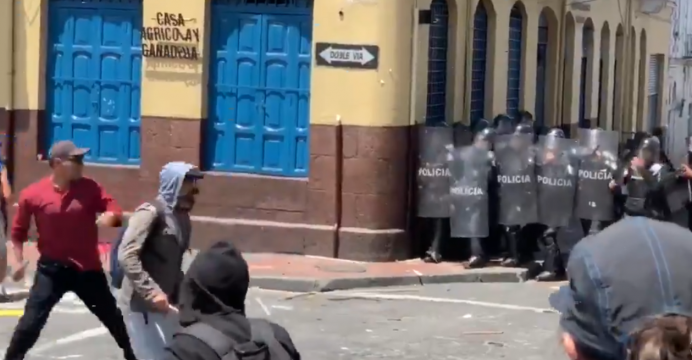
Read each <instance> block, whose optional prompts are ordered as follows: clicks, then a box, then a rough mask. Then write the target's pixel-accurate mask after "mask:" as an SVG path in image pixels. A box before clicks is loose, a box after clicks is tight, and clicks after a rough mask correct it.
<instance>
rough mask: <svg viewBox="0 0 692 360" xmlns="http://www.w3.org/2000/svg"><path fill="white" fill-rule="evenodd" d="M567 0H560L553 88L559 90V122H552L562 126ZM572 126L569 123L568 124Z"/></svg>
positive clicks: (556, 106)
mask: <svg viewBox="0 0 692 360" xmlns="http://www.w3.org/2000/svg"><path fill="white" fill-rule="evenodd" d="M567 1H569V0H562V4H561V7H560V14H561V15H560V20H559V21H560V27H559V34H558V37H557V76H556V77H555V88H556V89H558V90H559V91H558V92H557V97H558V98H557V99H556V100H557V101H556V104H555V115H557V116H556V117H557V118H558V121H559V122H560V123H559V124H554V125H555V126H560V127H563V125H564V124H563V123H562V121H563V116H562V112H563V110H564V106H563V105H564V104H563V101H564V99H565V42H566V39H565V36H566V32H567V26H566V24H565V17H566V15H567ZM569 125H570V126H572V125H571V124H569ZM570 137H571V136H570Z"/></svg>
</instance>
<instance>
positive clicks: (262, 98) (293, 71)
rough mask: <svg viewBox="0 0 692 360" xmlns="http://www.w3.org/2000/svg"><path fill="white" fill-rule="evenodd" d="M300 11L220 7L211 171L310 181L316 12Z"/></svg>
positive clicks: (207, 158)
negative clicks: (307, 179)
mask: <svg viewBox="0 0 692 360" xmlns="http://www.w3.org/2000/svg"><path fill="white" fill-rule="evenodd" d="M294 5H296V6H295V7H270V6H266V7H258V6H251V4H246V5H243V4H238V2H228V1H217V2H216V3H215V4H214V11H213V19H212V21H213V24H212V29H213V34H212V46H213V49H212V59H211V76H210V81H209V102H210V106H209V109H210V110H209V115H208V117H209V119H208V121H207V122H206V123H207V124H206V126H205V133H206V134H205V139H206V141H205V149H204V166H205V168H207V169H210V170H216V171H230V172H242V173H254V174H264V175H278V176H288V177H305V176H307V174H308V163H309V161H308V160H309V127H310V124H309V107H310V106H309V99H310V61H311V48H312V12H311V10H312V7H311V6H308V4H307V3H306V2H304V1H299V2H297V3H295V4H294Z"/></svg>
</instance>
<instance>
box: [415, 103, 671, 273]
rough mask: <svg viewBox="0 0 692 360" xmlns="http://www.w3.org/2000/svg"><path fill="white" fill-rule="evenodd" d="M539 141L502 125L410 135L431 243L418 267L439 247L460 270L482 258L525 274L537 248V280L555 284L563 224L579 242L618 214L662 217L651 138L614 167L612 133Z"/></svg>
mask: <svg viewBox="0 0 692 360" xmlns="http://www.w3.org/2000/svg"><path fill="white" fill-rule="evenodd" d="M542 133H543V134H541V135H537V134H536V132H535V127H534V125H533V123H532V122H531V121H530V120H527V119H524V120H520V121H515V120H513V119H511V118H509V117H508V116H498V117H497V118H496V119H495V121H494V124H490V122H488V121H486V120H481V121H479V122H477V123H476V124H475V125H474V127H473V128H472V129H470V128H468V127H465V126H463V125H458V126H454V127H427V126H426V127H421V128H420V132H419V144H420V152H419V167H418V174H417V175H418V176H417V184H418V187H417V198H418V204H417V206H418V216H419V217H420V218H423V219H425V220H424V221H425V222H426V223H427V224H428V225H430V229H429V230H430V231H429V232H427V233H426V234H422V235H424V236H431V241H430V247H429V249H428V250H427V252H426V254H425V259H426V261H430V262H439V261H441V260H442V253H443V250H442V249H443V246H444V245H445V244H444V242H445V241H444V240H445V239H447V238H449V239H457V240H458V241H462V242H463V243H464V245H467V246H466V248H467V249H468V250H470V251H468V253H467V254H466V256H464V258H466V259H467V263H466V264H467V266H468V267H470V268H476V267H483V266H486V264H487V263H488V262H489V261H490V260H491V259H492V258H499V259H500V263H501V265H502V266H505V267H525V266H529V265H530V266H531V267H532V268H533V267H534V264H535V261H534V260H535V258H534V253H535V252H536V251H537V250H539V249H540V250H543V251H544V253H545V259H544V260H545V261H544V262H543V267H542V270H541V271H537V272H535V274H537V279H538V280H542V281H550V280H557V279H560V278H563V277H564V275H565V266H564V263H563V259H562V254H561V252H560V249H559V246H558V242H557V233H558V231H559V230H560V229H561V228H563V227H566V226H569V224H570V222H571V220H572V219H573V218H576V219H579V220H580V222H581V226H582V229H583V231H584V235H585V236H586V235H589V234H593V233H594V232H598V231H600V230H602V229H604V228H605V227H607V226H608V225H609V224H611V223H612V222H614V221H616V220H617V219H618V218H619V217H621V216H623V215H629V216H648V217H652V218H656V219H663V220H666V219H668V218H670V210H669V209H668V206H667V201H666V200H665V196H664V195H665V188H666V184H667V183H668V182H669V179H670V176H668V175H667V174H668V172H667V171H666V169H667V167H666V166H664V165H662V164H660V163H659V160H658V159H659V154H660V143H658V142H657V140H656V138H655V137H646V138H645V139H644V140H643V141H641V144H640V146H639V148H637V149H636V150H635V151H636V154H635V155H636V156H633V157H631V158H627V159H623V158H620V157H619V156H618V148H619V133H617V132H614V131H606V130H602V129H579V131H578V132H577V134H576V135H577V136H576V139H569V138H567V137H566V136H565V134H564V132H563V131H562V130H561V129H558V128H555V129H549V130H547V131H543V132H542ZM661 199H663V200H661ZM447 224H448V225H447ZM531 235H533V236H531Z"/></svg>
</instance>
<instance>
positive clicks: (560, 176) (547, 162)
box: [536, 136, 579, 228]
mask: <svg viewBox="0 0 692 360" xmlns="http://www.w3.org/2000/svg"><path fill="white" fill-rule="evenodd" d="M576 148H577V142H576V141H575V140H573V139H565V138H558V137H554V136H539V137H538V143H537V153H536V182H537V183H538V219H539V222H540V223H541V224H544V225H546V226H549V227H552V228H559V227H564V226H568V225H569V223H570V220H571V218H572V215H573V213H574V201H575V198H576V195H577V184H578V166H579V159H578V158H577V157H576V156H575V150H576Z"/></svg>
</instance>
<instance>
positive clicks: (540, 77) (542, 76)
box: [534, 13, 549, 127]
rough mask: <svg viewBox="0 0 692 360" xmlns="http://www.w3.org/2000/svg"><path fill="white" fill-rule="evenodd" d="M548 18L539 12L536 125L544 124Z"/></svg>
mask: <svg viewBox="0 0 692 360" xmlns="http://www.w3.org/2000/svg"><path fill="white" fill-rule="evenodd" d="M548 31H549V28H548V20H547V19H546V18H545V14H544V13H541V17H540V18H539V19H538V50H537V52H536V65H537V68H536V106H535V110H534V112H535V113H536V114H535V120H536V125H537V126H541V127H542V126H544V125H545V96H546V94H545V89H546V81H547V76H548Z"/></svg>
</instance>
